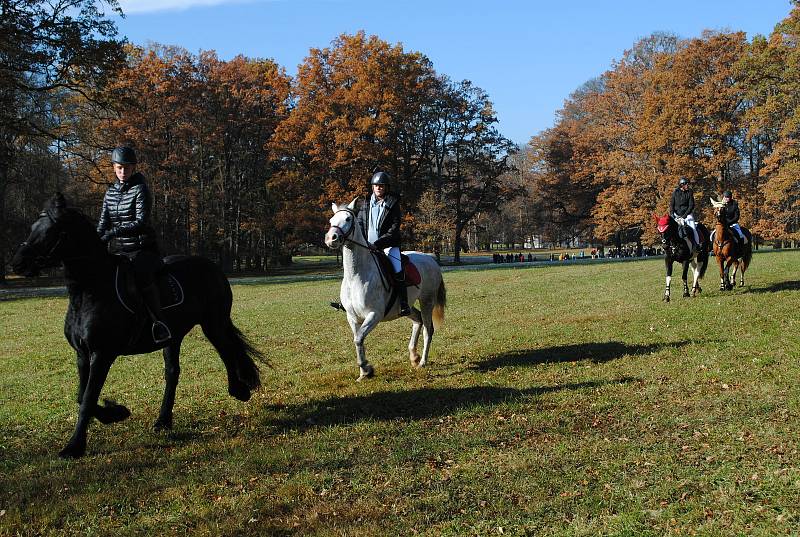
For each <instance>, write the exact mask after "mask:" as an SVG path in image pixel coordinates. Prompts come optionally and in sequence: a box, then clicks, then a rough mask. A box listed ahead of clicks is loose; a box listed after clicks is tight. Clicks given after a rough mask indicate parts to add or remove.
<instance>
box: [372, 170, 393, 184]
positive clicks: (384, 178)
mask: <svg viewBox="0 0 800 537" xmlns="http://www.w3.org/2000/svg"><path fill="white" fill-rule="evenodd" d="M389 179H390V178H389V174H388V173H386V172H375V174H374V175H373V176H372V179H370V180H369V184H370V185H386V186H387V187H388V186H389Z"/></svg>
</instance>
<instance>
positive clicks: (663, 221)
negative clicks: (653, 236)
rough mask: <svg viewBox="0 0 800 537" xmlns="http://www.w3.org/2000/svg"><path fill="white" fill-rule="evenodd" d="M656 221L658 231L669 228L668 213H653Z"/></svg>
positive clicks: (662, 231) (661, 231)
mask: <svg viewBox="0 0 800 537" xmlns="http://www.w3.org/2000/svg"><path fill="white" fill-rule="evenodd" d="M653 217H654V218H655V219H656V222H657V223H658V232H659V233H664V232H665V231H666V230H667V228H669V215H668V214H665V215H664V216H658V215H655V214H654V215H653Z"/></svg>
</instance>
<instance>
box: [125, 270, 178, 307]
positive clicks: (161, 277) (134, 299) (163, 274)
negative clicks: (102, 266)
mask: <svg viewBox="0 0 800 537" xmlns="http://www.w3.org/2000/svg"><path fill="white" fill-rule="evenodd" d="M155 280H156V285H157V286H158V292H159V295H160V297H161V310H162V311H163V310H167V309H169V308H175V307H177V306H180V305H181V304H183V298H184V293H183V286H182V285H181V282H180V281H179V280H178V279H177V278H176V277H175V276H174V275H173V274H171V273H170V272H169V271H168V270H167V269H166V268H164V269H161V270H160V271H158V272H157V273H156V277H155ZM114 287H115V288H116V290H117V298H118V299H119V301H120V303H121V304H122V306H123V307H124V308H125V309H126V310H128V311H129V312H131V313H141V312H143V311H144V300H143V299H142V295H141V293H140V292H139V289H138V287H137V285H136V281H135V279H134V275H133V268H132V267H131V265H130V263H129V262H127V260H125V259H123V260H122V261H121V262H120V263H118V264H117V270H116V271H115V274H114Z"/></svg>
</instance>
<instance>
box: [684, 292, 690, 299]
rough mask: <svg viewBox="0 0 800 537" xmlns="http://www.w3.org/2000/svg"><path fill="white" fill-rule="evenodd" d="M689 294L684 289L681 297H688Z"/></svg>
mask: <svg viewBox="0 0 800 537" xmlns="http://www.w3.org/2000/svg"><path fill="white" fill-rule="evenodd" d="M690 296H691V295H690V294H689V291H684V292H683V298H689V297H690Z"/></svg>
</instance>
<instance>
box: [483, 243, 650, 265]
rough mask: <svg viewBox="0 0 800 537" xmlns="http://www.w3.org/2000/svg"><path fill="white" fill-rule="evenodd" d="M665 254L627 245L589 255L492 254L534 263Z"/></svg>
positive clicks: (495, 260)
mask: <svg viewBox="0 0 800 537" xmlns="http://www.w3.org/2000/svg"><path fill="white" fill-rule="evenodd" d="M657 255H664V250H663V249H661V248H654V247H641V248H637V247H635V246H630V247H628V246H626V247H624V248H619V249H618V248H609V249H608V250H607V251H605V250H603V249H598V248H592V250H591V251H590V252H589V255H588V256H587V255H586V251H585V250H581V251H580V252H578V253H577V254H569V253H567V252H562V253H555V252H551V253H549V254H547V255H546V256H539V257H538V258H537V257H536V256H535V255H533V254H532V253H528V254H527V255H525V254H522V253H516V254H512V253H506V254H492V262H493V263H526V262H527V263H532V262H534V261H567V260H570V259H585V258H586V257H591V258H592V259H601V258H603V259H604V258H614V259H616V258H623V257H650V256H657Z"/></svg>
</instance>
